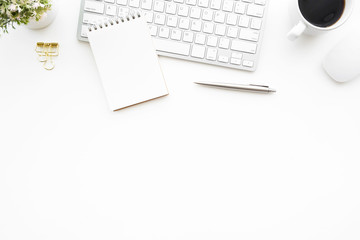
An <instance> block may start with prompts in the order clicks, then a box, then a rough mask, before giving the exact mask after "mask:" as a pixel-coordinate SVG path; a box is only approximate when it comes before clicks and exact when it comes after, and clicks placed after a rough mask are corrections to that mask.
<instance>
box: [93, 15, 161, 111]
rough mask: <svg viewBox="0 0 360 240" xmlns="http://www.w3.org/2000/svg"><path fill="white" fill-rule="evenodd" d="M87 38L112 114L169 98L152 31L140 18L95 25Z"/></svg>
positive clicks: (130, 17) (131, 17)
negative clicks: (158, 99) (161, 98)
mask: <svg viewBox="0 0 360 240" xmlns="http://www.w3.org/2000/svg"><path fill="white" fill-rule="evenodd" d="M88 37H89V42H90V45H91V49H92V51H93V55H94V57H95V62H96V65H97V67H98V70H99V73H100V77H101V80H102V84H103V87H104V90H105V94H106V97H107V99H108V103H109V106H110V108H111V110H113V111H117V110H120V109H123V108H126V107H129V106H132V105H135V104H138V103H142V102H146V101H149V100H152V99H155V98H159V97H162V96H166V95H168V90H167V87H166V83H165V81H164V77H163V74H162V71H161V67H160V64H159V60H158V56H157V54H156V51H155V47H154V44H153V41H152V39H151V36H150V33H149V28H148V26H147V24H146V21H145V19H144V17H141V16H140V14H137V13H136V14H134V15H131V16H128V17H125V18H120V19H117V20H110V21H108V22H104V23H101V24H97V25H94V26H93V27H92V28H90V29H89V33H88Z"/></svg>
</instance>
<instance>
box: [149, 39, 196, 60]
mask: <svg viewBox="0 0 360 240" xmlns="http://www.w3.org/2000/svg"><path fill="white" fill-rule="evenodd" d="M153 40H154V44H155V48H156V50H158V51H162V52H167V53H174V54H179V55H184V56H188V55H189V53H190V44H186V43H181V42H173V41H169V40H162V39H153Z"/></svg>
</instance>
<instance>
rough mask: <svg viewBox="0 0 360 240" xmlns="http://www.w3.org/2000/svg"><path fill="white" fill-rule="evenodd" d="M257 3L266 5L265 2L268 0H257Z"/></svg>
mask: <svg viewBox="0 0 360 240" xmlns="http://www.w3.org/2000/svg"><path fill="white" fill-rule="evenodd" d="M255 4H258V5H265V4H266V0H255Z"/></svg>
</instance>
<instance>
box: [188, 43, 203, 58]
mask: <svg viewBox="0 0 360 240" xmlns="http://www.w3.org/2000/svg"><path fill="white" fill-rule="evenodd" d="M205 50H206V48H205V47H203V46H200V45H193V47H192V50H191V56H192V57H195V58H204V57H205Z"/></svg>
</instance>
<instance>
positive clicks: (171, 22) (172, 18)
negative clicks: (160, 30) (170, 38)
mask: <svg viewBox="0 0 360 240" xmlns="http://www.w3.org/2000/svg"><path fill="white" fill-rule="evenodd" d="M177 22H178V18H177V17H175V16H168V19H167V25H168V26H169V27H176V26H177Z"/></svg>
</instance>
